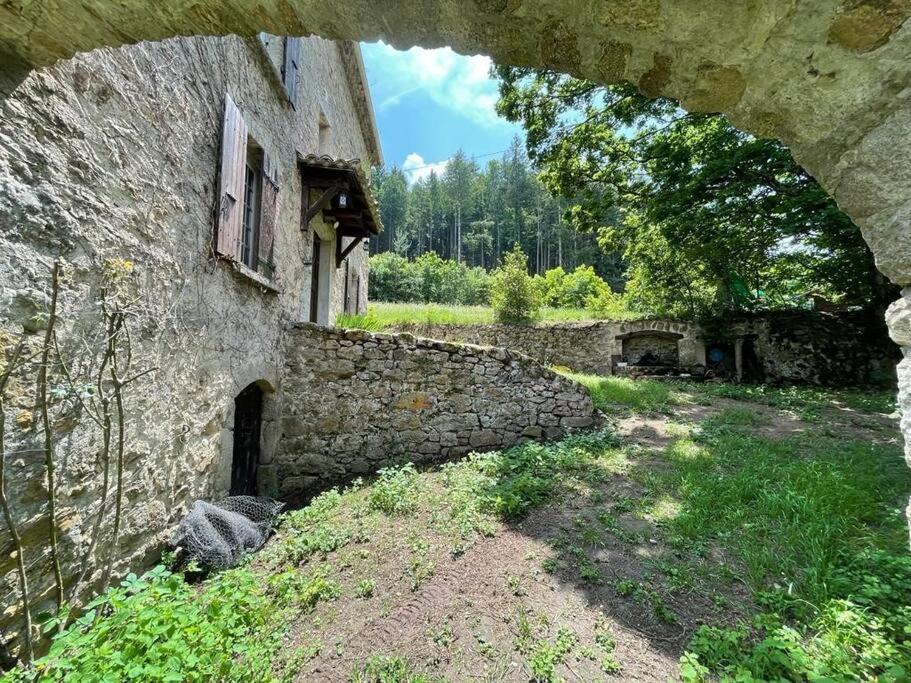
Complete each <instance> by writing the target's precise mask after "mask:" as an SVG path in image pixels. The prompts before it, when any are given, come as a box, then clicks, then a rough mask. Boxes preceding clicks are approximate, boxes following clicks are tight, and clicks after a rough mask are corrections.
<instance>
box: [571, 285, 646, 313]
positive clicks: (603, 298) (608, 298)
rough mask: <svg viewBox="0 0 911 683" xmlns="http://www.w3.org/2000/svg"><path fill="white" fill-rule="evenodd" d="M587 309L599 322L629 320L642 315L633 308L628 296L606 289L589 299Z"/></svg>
mask: <svg viewBox="0 0 911 683" xmlns="http://www.w3.org/2000/svg"><path fill="white" fill-rule="evenodd" d="M585 308H586V309H587V310H588V312H589V313H590V314H591V316H592V317H593V318H597V319H599V320H629V319H630V318H641V317H642V314H641V313H639V312H637V311H636V310H634V309H633V308H632V307H631V304H630V302H629V300H628V298H627V297H626V296H624V295H623V294H617V293H616V292H612V291H611V290H610V289H604V290H602V291H599V292H596V293H595V294H593V295H592V296H590V297H588V299H586V301H585Z"/></svg>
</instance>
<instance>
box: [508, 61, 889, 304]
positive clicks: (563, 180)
mask: <svg viewBox="0 0 911 683" xmlns="http://www.w3.org/2000/svg"><path fill="white" fill-rule="evenodd" d="M496 71H497V76H498V78H499V79H500V101H499V103H498V110H499V112H500V114H501V115H503V116H504V117H505V118H507V119H509V120H510V121H513V122H519V123H521V125H522V126H523V127H524V129H525V132H526V146H527V151H528V155H529V157H530V160H531V162H532V164H533V165H534V166H535V167H537V168H538V169H539V170H540V175H539V178H540V181H541V182H542V184H543V185H544V187H545V189H546V190H547V191H549V192H550V193H551V194H552V195H553V196H556V197H562V198H564V199H566V200H567V205H568V207H569V208H568V209H567V212H566V213H567V217H568V219H569V223H570V224H571V225H572V226H573V227H575V228H577V229H579V230H582V231H583V232H590V231H597V233H598V235H599V240H600V243H601V245H602V247H604V249H605V252H606V253H611V252H620V253H622V255H623V259H624V261H625V262H626V265H627V268H628V270H627V273H626V280H627V282H626V286H627V296H628V297H629V298H630V300H631V301H632V302H633V303H634V305H636V306H637V307H639V308H641V309H643V310H646V311H649V312H655V313H664V314H666V313H670V314H681V315H701V314H707V313H719V312H723V311H729V310H755V309H761V308H770V307H774V308H778V307H788V306H792V305H795V303H796V302H797V301H798V300H800V299H805V298H806V296H807V295H808V294H811V293H812V294H816V295H819V296H823V297H824V298H827V299H831V300H835V301H840V302H843V303H846V304H856V305H866V304H870V303H874V304H879V303H880V302H884V301H887V300H889V299H890V298H891V297H892V292H891V291H889V290H890V289H891V288H890V287H889V286H888V285H887V284H886V282H885V281H884V279H883V278H882V277H881V276H880V275H879V274H878V273H877V272H876V270H875V267H874V263H873V257H872V254H871V253H870V251H869V249H868V247H867V246H866V244H865V243H864V241H863V239H862V237H861V234H860V231H859V230H858V228H857V227H856V226H854V224H853V223H852V222H851V221H850V219H849V218H848V217H847V216H846V215H845V214H843V213H842V212H841V211H840V210H839V209H838V207H837V206H836V204H835V202H834V201H833V200H832V199H831V198H830V197H829V196H828V195H827V194H826V192H825V190H823V188H822V187H820V185H819V184H818V183H817V182H816V181H815V179H814V178H813V177H812V176H810V175H809V174H808V173H807V172H806V171H805V170H803V169H802V168H801V167H800V166H799V165H798V164H797V163H796V162H795V161H794V159H793V158H792V156H791V154H790V152H789V151H788V149H787V148H786V147H784V146H783V145H782V144H780V143H778V142H777V141H774V140H767V139H760V138H756V137H753V136H751V135H748V134H746V133H743V132H741V131H738V130H737V129H736V128H734V127H733V126H732V125H731V124H730V123H729V122H728V121H727V119H725V118H724V117H723V116H721V115H718V114H693V113H687V112H685V111H683V110H682V109H680V107H679V106H678V105H677V103H676V102H674V101H672V100H668V99H660V98H659V99H654V100H652V99H648V98H646V97H645V96H643V95H642V94H640V93H639V92H638V90H636V89H635V88H634V87H633V86H630V85H618V86H610V87H607V86H600V85H597V84H594V83H590V82H587V81H583V80H579V79H575V78H570V77H568V76H564V75H561V74H556V73H553V72H550V71H539V70H532V69H526V68H514V67H497V70H496Z"/></svg>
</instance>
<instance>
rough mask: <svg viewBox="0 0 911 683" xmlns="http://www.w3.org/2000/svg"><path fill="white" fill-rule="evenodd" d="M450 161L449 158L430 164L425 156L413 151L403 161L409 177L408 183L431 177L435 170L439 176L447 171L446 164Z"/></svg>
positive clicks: (411, 183) (403, 170) (403, 168)
mask: <svg viewBox="0 0 911 683" xmlns="http://www.w3.org/2000/svg"><path fill="white" fill-rule="evenodd" d="M448 163H449V159H446V160H445V161H438V162H436V163H432V164H428V163H427V162H426V161H424V157H422V156H421V155H420V154H418V153H417V152H412V153H411V154H409V155H408V156H407V157H405V161H404V162H403V163H402V172H403V173H404V174H405V177H406V178H407V179H408V184H409V185H413V184H414V183H416V182H418V181H419V180H424V179H425V178H429V177H430V174H431V173H432V172H435V173H436V174H437V175H438V176H440V175H442V174H443V172H444V171H446V165H447V164H448Z"/></svg>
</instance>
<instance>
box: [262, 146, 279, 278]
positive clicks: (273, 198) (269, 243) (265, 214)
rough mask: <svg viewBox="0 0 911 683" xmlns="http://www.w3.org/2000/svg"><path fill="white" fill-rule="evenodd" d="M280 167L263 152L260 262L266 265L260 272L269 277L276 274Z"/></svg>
mask: <svg viewBox="0 0 911 683" xmlns="http://www.w3.org/2000/svg"><path fill="white" fill-rule="evenodd" d="M278 188H279V182H278V167H277V166H276V165H275V159H274V158H273V157H272V156H270V155H269V153H268V152H266V151H263V192H262V201H261V204H260V216H259V260H260V263H261V264H263V265H264V267H263V268H260V270H261V271H262V272H263V274H264V275H266V276H267V277H270V278H271V277H272V276H273V275H274V274H275V273H274V264H275V261H274V259H273V256H274V254H273V253H272V252H273V245H274V242H275V222H276V219H277V217H278Z"/></svg>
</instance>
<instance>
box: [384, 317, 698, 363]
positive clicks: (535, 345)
mask: <svg viewBox="0 0 911 683" xmlns="http://www.w3.org/2000/svg"><path fill="white" fill-rule="evenodd" d="M395 329H396V331H399V332H405V333H408V334H414V335H416V336H418V337H426V338H428V339H442V340H446V341H454V342H464V343H468V344H479V345H482V346H502V347H505V348H508V349H514V350H516V351H520V352H521V353H524V354H526V355H528V356H530V357H531V358H534V359H535V360H536V361H538V362H539V363H542V364H544V365H550V366H554V365H559V366H565V367H568V368H570V369H572V370H574V371H576V372H584V373H591V374H595V375H610V374H612V372H613V367H612V366H613V363H614V362H616V361H617V360H620V359H622V358H623V338H622V337H623V336H624V335H635V334H637V333H639V332H644V331H654V332H658V333H662V334H676V335H680V337H681V339H680V341H679V344H678V347H679V358H680V364H681V365H684V366H690V365H696V364H698V363H705V355H704V354H705V349H704V347H703V346H702V345H701V344H700V343H699V341H698V339H697V334H698V332H699V328H698V326H696V325H694V324H693V323H687V322H680V321H672V320H635V321H613V320H606V321H601V322H588V323H566V324H560V325H534V326H518V325H427V324H423V323H418V324H405V325H397V326H396V327H395ZM700 351H701V353H702V355H700Z"/></svg>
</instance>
